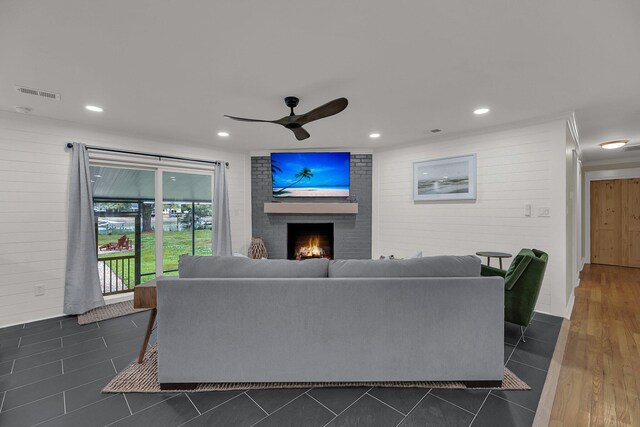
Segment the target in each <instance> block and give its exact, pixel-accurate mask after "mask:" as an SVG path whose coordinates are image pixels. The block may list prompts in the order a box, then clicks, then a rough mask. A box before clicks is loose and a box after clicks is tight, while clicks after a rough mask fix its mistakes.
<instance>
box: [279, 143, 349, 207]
mask: <svg viewBox="0 0 640 427" xmlns="http://www.w3.org/2000/svg"><path fill="white" fill-rule="evenodd" d="M350 159H351V153H346V152H322V153H308V152H301V153H271V176H272V178H273V179H272V182H273V184H272V191H273V197H349V164H350Z"/></svg>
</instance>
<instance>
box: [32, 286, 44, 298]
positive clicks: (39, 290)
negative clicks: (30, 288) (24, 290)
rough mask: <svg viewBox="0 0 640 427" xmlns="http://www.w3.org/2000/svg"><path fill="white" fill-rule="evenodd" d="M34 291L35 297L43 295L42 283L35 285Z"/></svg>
mask: <svg viewBox="0 0 640 427" xmlns="http://www.w3.org/2000/svg"><path fill="white" fill-rule="evenodd" d="M34 293H35V295H36V296H37V297H40V296H42V295H44V285H36V287H35V289H34Z"/></svg>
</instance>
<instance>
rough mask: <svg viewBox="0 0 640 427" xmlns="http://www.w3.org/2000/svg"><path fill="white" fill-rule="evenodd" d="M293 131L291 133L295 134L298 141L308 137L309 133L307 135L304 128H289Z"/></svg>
mask: <svg viewBox="0 0 640 427" xmlns="http://www.w3.org/2000/svg"><path fill="white" fill-rule="evenodd" d="M289 129H291V130H292V131H293V134H294V135H295V136H296V138H297V139H298V141H302V140H303V139H307V138H309V137H310V136H311V135H309V132H307V131H306V130H304V128H301V127H299V128H289Z"/></svg>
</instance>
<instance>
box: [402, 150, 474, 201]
mask: <svg viewBox="0 0 640 427" xmlns="http://www.w3.org/2000/svg"><path fill="white" fill-rule="evenodd" d="M476 180H477V170H476V154H475V153H474V154H467V155H463V156H454V157H443V158H439V159H433V160H424V161H419V162H413V200H414V201H416V202H421V201H442V200H475V199H476V186H477V184H476Z"/></svg>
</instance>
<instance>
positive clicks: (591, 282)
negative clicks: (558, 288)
mask: <svg viewBox="0 0 640 427" xmlns="http://www.w3.org/2000/svg"><path fill="white" fill-rule="evenodd" d="M549 425H550V426H554V427H555V426H580V427H586V426H629V427H631V426H640V269H637V268H627V267H614V266H605V265H596V264H590V265H589V264H588V265H586V266H585V268H584V270H583V271H582V276H581V282H580V286H579V287H578V288H576V300H575V305H574V308H573V314H572V317H571V327H570V330H569V337H568V341H567V347H566V350H565V355H564V360H563V363H562V369H561V371H560V378H559V381H558V389H557V391H556V396H555V400H554V404H553V409H552V411H551V422H550V424H549Z"/></svg>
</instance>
